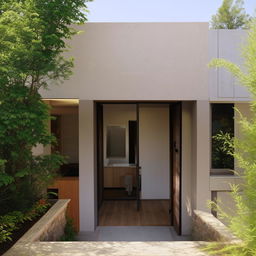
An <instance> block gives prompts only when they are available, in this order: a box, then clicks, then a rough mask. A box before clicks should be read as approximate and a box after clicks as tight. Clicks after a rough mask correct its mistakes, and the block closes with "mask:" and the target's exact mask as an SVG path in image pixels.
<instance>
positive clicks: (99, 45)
mask: <svg viewBox="0 0 256 256" xmlns="http://www.w3.org/2000/svg"><path fill="white" fill-rule="evenodd" d="M79 29H81V30H84V31H85V32H84V33H82V34H80V35H78V36H76V37H74V39H73V40H72V42H71V43H70V45H71V47H72V50H71V51H70V55H71V56H74V58H75V68H74V75H73V76H72V77H71V78H70V80H68V81H65V82H64V84H62V85H61V86H54V87H52V88H51V90H50V91H43V92H42V94H43V97H44V98H54V97H55V98H79V99H87V100H91V99H94V100H128V99H129V100H137V99H139V100H191V99H207V97H208V86H207V83H208V80H207V79H208V77H207V74H208V73H207V72H208V69H207V65H206V63H207V61H208V24H207V23H89V24H86V25H84V26H82V27H80V28H79Z"/></svg>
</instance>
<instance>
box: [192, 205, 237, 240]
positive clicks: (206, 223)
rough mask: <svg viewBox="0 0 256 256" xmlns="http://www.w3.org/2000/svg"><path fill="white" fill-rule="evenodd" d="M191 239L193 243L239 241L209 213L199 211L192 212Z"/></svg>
mask: <svg viewBox="0 0 256 256" xmlns="http://www.w3.org/2000/svg"><path fill="white" fill-rule="evenodd" d="M192 237H193V239H194V240H195V241H218V242H232V243H233V242H239V241H240V240H239V239H238V238H237V237H235V236H234V235H233V234H232V233H231V232H230V231H229V229H228V228H227V227H226V226H225V225H224V224H223V223H222V222H220V221H219V220H218V219H217V218H215V217H214V216H213V215H212V214H211V213H207V212H203V211H199V210H194V213H193V224H192Z"/></svg>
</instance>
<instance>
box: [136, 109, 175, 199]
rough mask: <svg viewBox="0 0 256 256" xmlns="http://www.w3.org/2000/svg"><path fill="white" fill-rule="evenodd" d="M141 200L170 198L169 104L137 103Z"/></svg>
mask: <svg viewBox="0 0 256 256" xmlns="http://www.w3.org/2000/svg"><path fill="white" fill-rule="evenodd" d="M139 124H140V127H139V149H140V152H139V155H140V166H141V176H142V177H141V199H168V198H170V163H169V141H170V140H169V106H168V105H155V104H154V105H149V104H147V105H140V108H139Z"/></svg>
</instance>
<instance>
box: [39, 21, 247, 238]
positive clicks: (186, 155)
mask: <svg viewBox="0 0 256 256" xmlns="http://www.w3.org/2000/svg"><path fill="white" fill-rule="evenodd" d="M79 29H81V30H84V31H85V32H84V33H82V34H80V35H78V36H76V37H75V38H74V39H73V40H72V42H70V45H71V50H70V52H69V53H68V55H70V56H74V58H75V68H74V74H73V76H72V77H71V78H70V80H67V81H64V82H63V84H62V85H60V86H59V85H53V86H52V87H51V90H49V91H42V95H43V98H45V99H46V100H47V101H48V102H49V104H51V105H54V104H55V105H54V106H55V107H56V106H57V107H58V106H59V107H61V106H62V107H63V106H64V108H63V110H62V111H63V112H62V114H63V113H66V114H69V117H67V118H66V119H65V118H64V119H63V120H66V121H65V122H66V123H63V125H62V127H63V129H64V130H65V131H64V132H65V133H66V134H69V133H70V132H69V131H71V130H72V129H73V130H72V131H74V125H75V126H76V127H77V129H76V131H77V132H75V131H74V134H75V135H74V136H73V137H72V136H70V135H67V136H66V138H67V137H68V138H67V142H66V144H65V143H64V142H63V143H62V144H63V146H64V144H65V145H66V146H65V147H64V148H65V149H64V153H65V154H69V155H70V156H71V159H72V160H71V162H73V163H74V162H77V163H78V164H79V199H77V200H79V218H80V231H93V230H95V227H96V226H97V225H98V224H99V218H98V217H99V211H100V207H101V204H102V202H103V201H104V190H105V189H107V188H119V187H122V186H124V185H125V186H126V187H127V186H128V187H129V185H131V187H132V189H131V191H130V193H131V194H132V193H134V198H133V199H134V200H136V201H137V207H138V210H140V209H139V208H140V200H167V201H169V210H170V211H169V212H168V214H170V219H171V220H170V225H174V226H175V229H176V231H177V233H179V234H184V235H185V234H190V233H191V219H192V211H193V210H194V209H199V210H204V211H210V209H209V208H208V207H207V201H208V200H211V199H216V197H217V198H219V199H220V198H221V199H222V200H223V201H225V202H227V204H228V203H230V199H229V192H228V191H230V188H229V183H236V182H239V178H237V177H236V176H235V175H233V174H232V173H231V172H230V171H228V170H227V169H232V164H231V166H224V165H223V164H221V163H220V161H219V162H218V161H217V162H216V163H213V159H212V158H213V157H212V155H213V151H214V150H215V149H213V147H212V135H213V123H214V124H216V125H214V127H215V128H216V127H221V125H222V124H219V122H220V123H225V125H226V123H228V124H227V126H229V123H232V122H233V124H231V125H230V127H231V128H230V129H231V132H232V133H234V135H235V136H238V137H239V136H240V130H239V123H238V122H239V116H238V114H237V113H236V112H232V111H233V107H236V108H238V109H239V110H240V111H241V112H242V113H243V114H245V115H246V116H249V115H250V113H249V104H248V103H249V101H250V96H249V93H248V92H247V90H246V89H245V88H244V87H242V86H240V85H239V84H238V83H237V82H236V80H235V79H234V78H233V77H232V75H231V74H229V73H228V72H226V71H225V70H223V69H214V68H211V69H210V68H209V67H208V63H209V61H210V60H211V59H212V58H225V59H228V60H231V61H233V62H235V63H238V64H241V63H242V58H241V57H240V52H241V51H240V49H241V47H242V45H243V43H244V42H245V40H246V32H245V31H242V30H209V25H208V23H88V24H86V25H84V26H83V27H79ZM63 99H65V100H66V103H65V104H66V105H65V104H64V103H63V104H61V100H62V102H64V101H65V100H63ZM58 102H59V105H58ZM72 102H73V103H72ZM53 103H54V104H53ZM68 104H70V106H73V107H74V106H76V107H77V108H76V110H74V108H73V109H71V110H68ZM78 105H79V106H78ZM215 106H217V107H215ZM59 113H60V112H59ZM232 113H233V115H234V119H233V116H232ZM222 114H223V116H222ZM72 115H73V117H72ZM214 116H217V117H216V118H215V117H214ZM227 116H229V117H227ZM227 119H228V120H229V121H225V120H227ZM222 120H224V121H222ZM230 120H231V121H230ZM232 120H233V121H232ZM63 122H64V121H63ZM72 127H73V128H72ZM132 127H133V128H132ZM215 128H214V129H215ZM132 129H134V130H133V131H134V132H133V133H132ZM218 129H219V130H220V129H221V128H218ZM131 138H133V139H131ZM74 143H75V144H74ZM111 143H112V144H111ZM217 158H218V157H217ZM218 160H219V158H218ZM231 162H232V159H231ZM233 167H236V163H234V166H233ZM116 168H118V169H116ZM129 168H130V169H129ZM116 172H118V173H119V174H115V173H116ZM120 173H123V174H120ZM115 175H117V176H118V175H119V176H118V177H117V180H116V181H114V179H115V178H114V177H115ZM129 177H130V180H129ZM128 190H129V189H128ZM128 190H127V191H128ZM133 190H134V191H133ZM108 191H109V190H108ZM128 192H129V191H128Z"/></svg>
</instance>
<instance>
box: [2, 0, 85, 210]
mask: <svg viewBox="0 0 256 256" xmlns="http://www.w3.org/2000/svg"><path fill="white" fill-rule="evenodd" d="M86 2H88V1H87V0H0V35H1V37H0V159H1V160H0V211H2V212H3V211H4V210H5V211H8V210H10V209H12V210H13V209H15V210H16V209H17V210H20V209H22V208H28V207H30V206H31V204H32V203H33V200H34V199H35V198H36V197H38V195H39V193H41V192H42V188H44V189H45V186H46V184H47V183H48V182H49V181H50V180H51V178H52V177H53V175H54V170H55V169H56V168H58V167H59V165H60V164H61V163H62V162H63V157H61V156H60V155H59V154H58V153H56V154H52V155H45V156H33V154H32V148H33V147H34V146H36V145H37V144H42V145H44V146H46V145H49V144H52V143H55V142H56V139H55V138H54V136H52V135H51V134H50V133H49V131H48V129H47V123H49V120H50V118H51V117H50V115H49V107H48V106H47V105H46V104H45V103H44V102H43V101H42V99H41V95H40V93H39V90H40V89H41V88H45V89H47V88H49V84H50V82H52V81H53V80H55V81H59V82H60V81H62V80H64V79H68V77H69V76H70V75H71V73H72V67H73V60H72V59H70V58H69V59H68V58H64V57H63V53H64V52H65V51H66V49H67V47H68V45H67V43H66V41H67V40H68V39H71V38H72V36H74V35H75V34H77V31H76V30H75V29H74V28H72V26H71V25H73V24H81V23H84V22H85V21H86V11H87V6H86Z"/></svg>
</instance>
